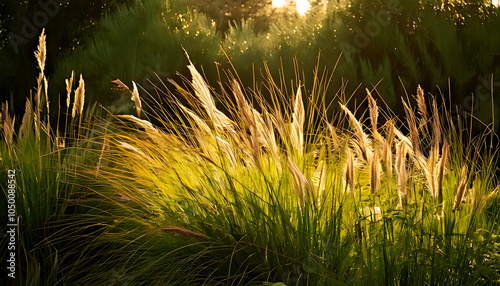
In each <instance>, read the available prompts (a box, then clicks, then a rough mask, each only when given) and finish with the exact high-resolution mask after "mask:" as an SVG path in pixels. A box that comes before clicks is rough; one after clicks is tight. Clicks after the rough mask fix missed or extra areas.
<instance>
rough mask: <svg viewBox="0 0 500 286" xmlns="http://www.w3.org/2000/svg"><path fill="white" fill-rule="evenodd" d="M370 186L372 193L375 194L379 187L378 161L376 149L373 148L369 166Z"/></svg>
mask: <svg viewBox="0 0 500 286" xmlns="http://www.w3.org/2000/svg"><path fill="white" fill-rule="evenodd" d="M370 187H371V193H372V194H376V193H377V192H378V190H379V189H380V161H379V151H378V149H375V151H374V153H373V160H372V164H371V166H370Z"/></svg>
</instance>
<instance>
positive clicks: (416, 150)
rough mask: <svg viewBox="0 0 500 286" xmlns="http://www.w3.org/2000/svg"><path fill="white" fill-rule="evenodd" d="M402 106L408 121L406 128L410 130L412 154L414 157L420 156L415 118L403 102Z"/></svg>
mask: <svg viewBox="0 0 500 286" xmlns="http://www.w3.org/2000/svg"><path fill="white" fill-rule="evenodd" d="M403 106H404V108H405V112H406V118H407V121H408V126H409V128H410V139H411V143H412V147H413V153H414V154H415V155H416V156H420V154H422V152H421V151H420V139H419V136H418V129H417V122H416V118H415V113H414V112H413V110H412V109H411V108H410V107H408V105H406V103H405V102H404V101H403Z"/></svg>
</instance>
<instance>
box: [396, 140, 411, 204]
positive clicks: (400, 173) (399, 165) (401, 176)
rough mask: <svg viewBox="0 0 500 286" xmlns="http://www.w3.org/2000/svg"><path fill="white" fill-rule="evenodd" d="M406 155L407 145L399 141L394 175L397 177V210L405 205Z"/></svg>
mask: <svg viewBox="0 0 500 286" xmlns="http://www.w3.org/2000/svg"><path fill="white" fill-rule="evenodd" d="M407 154H408V145H407V144H406V142H404V141H400V142H399V143H398V144H397V145H396V174H397V177H398V187H397V190H398V196H399V204H398V206H397V209H403V208H404V207H405V206H406V203H407V190H406V182H407V180H408V173H407V171H406V156H407Z"/></svg>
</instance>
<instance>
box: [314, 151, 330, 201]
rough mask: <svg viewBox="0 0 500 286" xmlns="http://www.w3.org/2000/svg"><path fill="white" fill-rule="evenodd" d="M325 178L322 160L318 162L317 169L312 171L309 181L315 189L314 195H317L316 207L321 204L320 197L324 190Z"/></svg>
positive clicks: (324, 166) (324, 167)
mask: <svg viewBox="0 0 500 286" xmlns="http://www.w3.org/2000/svg"><path fill="white" fill-rule="evenodd" d="M325 177H326V165H325V162H324V161H323V160H321V161H319V163H318V167H316V170H315V171H314V175H313V177H312V179H311V182H312V183H313V185H314V187H315V188H316V190H317V191H316V193H317V194H318V205H320V204H321V197H322V196H323V192H324V190H325Z"/></svg>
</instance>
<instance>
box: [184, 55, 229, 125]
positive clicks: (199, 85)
mask: <svg viewBox="0 0 500 286" xmlns="http://www.w3.org/2000/svg"><path fill="white" fill-rule="evenodd" d="M188 68H189V71H190V72H191V75H192V77H193V81H192V86H193V88H194V92H195V95H196V97H198V99H199V100H200V102H201V105H202V106H203V108H204V109H205V110H206V111H207V114H208V116H209V118H210V121H211V122H212V123H213V124H214V125H215V128H217V130H219V131H224V129H226V130H228V131H231V132H234V130H233V128H232V126H233V122H232V121H231V120H230V119H229V118H227V116H226V115H225V114H224V113H222V112H221V111H219V110H217V108H216V106H215V102H214V99H213V97H212V95H211V93H210V89H209V88H208V85H207V83H206V82H205V80H204V79H203V77H202V76H201V74H200V73H199V72H198V71H197V70H196V68H195V67H194V65H193V64H192V63H191V64H190V65H189V66H188Z"/></svg>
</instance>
